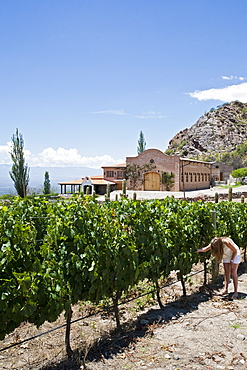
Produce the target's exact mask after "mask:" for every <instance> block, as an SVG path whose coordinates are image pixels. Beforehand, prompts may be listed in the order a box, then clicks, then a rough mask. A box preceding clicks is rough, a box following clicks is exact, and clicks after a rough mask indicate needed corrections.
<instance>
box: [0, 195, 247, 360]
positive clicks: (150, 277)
mask: <svg viewBox="0 0 247 370" xmlns="http://www.w3.org/2000/svg"><path fill="white" fill-rule="evenodd" d="M215 214H216V225H215V224H214V222H213V221H214V217H212V216H213V215H215ZM246 223H247V205H246V204H245V203H234V202H220V203H210V202H209V203H204V202H201V201H198V202H186V201H184V200H176V199H174V198H166V199H165V200H152V201H138V200H130V199H125V198H123V199H120V200H119V201H115V202H114V201H111V202H105V203H103V204H101V205H99V204H98V203H97V201H96V200H94V199H93V197H91V196H84V197H81V196H75V197H74V198H73V199H72V200H70V201H69V202H68V201H59V202H56V203H49V202H48V201H47V200H45V199H43V198H39V197H36V198H33V199H27V198H26V199H18V198H17V199H16V200H14V201H13V203H12V204H11V205H9V206H7V205H2V206H0V240H1V250H0V264H1V270H0V281H1V283H0V295H1V300H0V339H1V340H3V339H4V338H5V336H6V334H8V333H11V332H12V331H13V330H14V329H15V328H17V327H18V326H19V325H21V323H23V322H29V323H33V324H34V325H36V326H37V327H39V326H40V325H42V324H43V323H44V322H45V321H48V322H54V321H55V320H56V319H57V318H58V317H59V315H60V314H61V313H62V312H63V311H65V313H66V317H67V336H66V350H67V354H68V355H69V356H71V355H72V353H73V352H72V349H71V348H70V339H69V327H70V321H71V315H72V306H73V305H75V304H77V303H78V302H81V301H85V302H86V301H87V302H88V301H89V302H91V303H92V304H98V303H99V302H100V301H102V300H105V299H110V300H112V305H113V308H114V313H115V318H116V325H117V326H118V327H119V326H120V324H121V322H120V316H119V310H118V308H119V303H120V302H121V299H122V297H123V296H126V295H127V293H128V291H129V290H130V289H133V288H134V287H135V286H136V285H137V284H139V283H140V282H144V281H149V282H151V283H153V285H154V287H155V288H156V291H157V300H158V302H159V305H160V307H162V301H161V299H160V296H159V288H160V287H159V282H160V280H161V279H164V278H167V277H168V276H169V275H170V273H171V272H172V271H177V275H178V278H179V279H180V280H181V283H182V287H183V294H184V295H186V276H187V275H188V274H189V273H190V272H191V269H192V266H193V265H194V264H196V263H198V262H202V263H204V265H205V266H206V263H207V261H208V258H209V255H208V254H207V253H206V254H198V253H195V251H196V250H197V249H198V248H200V247H203V246H205V245H207V244H208V243H209V241H210V240H211V239H212V237H213V236H215V235H227V236H230V237H232V238H233V239H234V241H235V242H236V243H237V244H238V245H239V246H240V248H242V251H243V252H244V256H245V254H246V236H247V229H246ZM215 226H216V227H215Z"/></svg>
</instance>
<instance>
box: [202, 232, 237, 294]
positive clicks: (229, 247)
mask: <svg viewBox="0 0 247 370" xmlns="http://www.w3.org/2000/svg"><path fill="white" fill-rule="evenodd" d="M208 250H211V254H212V255H213V256H214V257H215V258H216V259H217V261H218V262H221V261H222V262H223V266H224V272H225V274H224V281H225V284H224V290H223V291H222V293H221V294H227V293H228V285H229V282H230V277H231V276H232V280H233V285H234V293H233V296H232V298H233V299H237V298H238V265H239V263H240V261H241V254H240V250H239V247H238V246H237V244H235V243H234V241H233V240H232V239H231V238H227V237H216V238H213V239H212V240H211V242H210V244H209V245H208V246H207V247H204V248H201V249H198V250H197V251H196V252H207V251H208Z"/></svg>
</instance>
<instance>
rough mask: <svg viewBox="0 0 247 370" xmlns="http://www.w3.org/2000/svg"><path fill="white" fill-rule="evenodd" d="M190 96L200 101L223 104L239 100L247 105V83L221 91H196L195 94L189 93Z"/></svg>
mask: <svg viewBox="0 0 247 370" xmlns="http://www.w3.org/2000/svg"><path fill="white" fill-rule="evenodd" d="M189 95H190V96H191V97H192V98H195V99H197V100H200V101H202V100H220V101H223V102H231V101H234V100H239V101H241V102H242V103H247V82H244V83H241V84H238V85H231V86H227V87H224V88H221V89H209V90H196V91H194V92H193V93H189Z"/></svg>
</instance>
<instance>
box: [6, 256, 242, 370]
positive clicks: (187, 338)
mask: <svg viewBox="0 0 247 370" xmlns="http://www.w3.org/2000/svg"><path fill="white" fill-rule="evenodd" d="M200 268H201V266H196V267H195V268H194V272H195V274H194V275H193V276H192V277H190V279H189V281H188V282H187V290H188V296H187V297H186V298H182V297H181V295H182V289H181V285H180V282H177V281H176V276H175V275H174V276H172V277H171V280H170V281H169V285H168V286H166V287H164V288H163V289H162V291H161V293H162V301H163V303H164V308H163V309H160V308H159V306H158V305H156V304H155V302H154V301H153V298H152V297H151V295H150V294H149V295H146V296H143V297H140V298H138V299H137V300H134V301H131V302H130V303H128V304H124V305H121V306H120V314H121V322H122V323H123V324H122V328H121V330H116V329H115V320H114V317H113V314H112V313H111V312H106V311H102V312H101V313H100V314H97V315H92V316H90V314H93V313H94V311H95V309H96V308H95V307H93V306H91V305H82V304H81V305H78V306H76V307H74V308H73V318H72V320H77V319H80V318H83V319H82V320H79V321H77V322H75V323H74V324H72V326H71V347H72V348H73V350H74V352H75V356H74V357H73V358H71V359H67V357H66V355H65V346H64V334H65V328H64V327H62V328H60V329H58V330H55V331H52V332H50V333H48V334H46V335H42V336H40V337H38V338H35V339H32V340H30V341H27V342H24V343H22V344H21V345H18V346H16V347H13V348H10V349H8V350H5V351H2V352H0V368H1V369H2V370H7V369H8V370H9V369H14V370H34V369H35V370H41V369H42V370H64V369H67V370H78V369H87V370H106V369H115V370H136V369H155V370H161V369H168V370H179V369H181V370H182V369H189V370H197V369H212V370H215V369H232V370H238V369H246V368H247V298H246V297H247V294H246V293H247V265H246V264H244V263H243V264H241V265H240V267H239V292H240V293H239V299H237V300H233V299H232V293H229V295H227V296H223V297H222V296H220V295H219V294H218V293H219V291H220V289H221V288H222V268H221V269H220V277H219V282H218V284H216V285H207V286H205V287H203V286H202V282H203V272H198V271H200ZM197 272H198V273H197ZM232 290H233V286H232V283H231V284H230V292H232ZM86 315H88V316H90V317H85V316H86ZM64 322H65V320H64V317H63V315H62V316H61V317H60V318H59V319H58V320H57V321H56V322H55V323H45V324H44V325H42V327H40V328H39V329H36V328H35V327H34V326H33V325H30V324H28V323H24V324H23V325H22V326H21V327H19V328H18V329H16V330H15V331H14V332H13V333H11V334H9V335H8V336H7V337H6V338H5V340H4V341H2V342H0V350H1V348H4V347H7V346H9V345H11V344H13V343H18V342H20V341H23V340H25V339H26V338H30V337H32V336H35V335H37V334H39V333H43V332H45V331H47V330H50V329H52V328H55V327H57V326H59V325H63V324H64ZM83 358H84V359H85V361H83Z"/></svg>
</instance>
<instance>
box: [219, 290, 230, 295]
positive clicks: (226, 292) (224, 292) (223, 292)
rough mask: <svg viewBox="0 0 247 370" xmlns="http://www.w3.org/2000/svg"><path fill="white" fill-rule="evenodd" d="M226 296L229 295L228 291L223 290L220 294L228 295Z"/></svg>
mask: <svg viewBox="0 0 247 370" xmlns="http://www.w3.org/2000/svg"><path fill="white" fill-rule="evenodd" d="M226 294H228V291H227V290H222V292H220V293H219V295H226Z"/></svg>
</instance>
